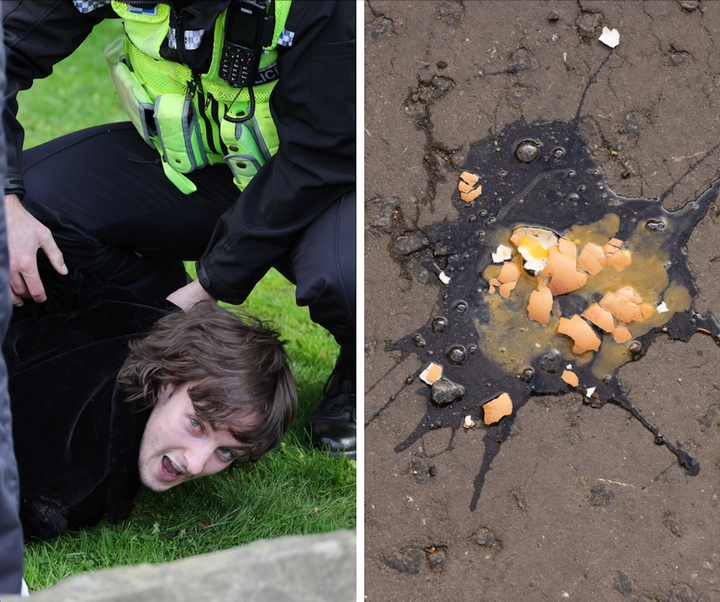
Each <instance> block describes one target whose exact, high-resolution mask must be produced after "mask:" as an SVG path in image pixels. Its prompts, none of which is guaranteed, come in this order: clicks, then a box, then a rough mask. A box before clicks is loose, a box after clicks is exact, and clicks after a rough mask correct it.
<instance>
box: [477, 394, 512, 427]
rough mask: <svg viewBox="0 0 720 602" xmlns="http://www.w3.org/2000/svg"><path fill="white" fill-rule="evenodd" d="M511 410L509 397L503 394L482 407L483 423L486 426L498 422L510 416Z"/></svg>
mask: <svg viewBox="0 0 720 602" xmlns="http://www.w3.org/2000/svg"><path fill="white" fill-rule="evenodd" d="M512 409H513V406H512V400H511V399H510V395H508V394H507V393H503V394H502V395H499V396H498V397H496V398H495V399H493V400H491V401H488V402H487V403H486V404H484V405H483V421H484V422H485V424H486V425H490V424H494V423H496V422H500V420H501V419H502V418H504V417H505V416H509V415H510V414H512Z"/></svg>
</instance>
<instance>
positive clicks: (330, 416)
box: [277, 191, 357, 458]
mask: <svg viewBox="0 0 720 602" xmlns="http://www.w3.org/2000/svg"><path fill="white" fill-rule="evenodd" d="M355 218H356V214H355V191H353V192H351V193H348V194H346V195H344V196H343V197H341V198H340V199H338V200H337V201H336V202H335V203H333V204H332V205H331V206H330V207H328V209H326V210H325V211H324V212H323V213H322V214H321V215H320V216H318V218H317V219H316V220H315V221H314V222H313V223H312V224H311V225H310V226H309V227H308V229H307V230H306V231H305V232H304V233H303V235H302V237H301V239H300V240H299V241H298V243H297V245H296V246H295V247H294V248H293V250H292V251H291V253H290V254H289V256H288V257H287V258H285V260H284V261H283V262H282V263H281V264H280V265H278V266H277V267H278V269H279V270H280V272H282V273H283V274H284V275H285V276H286V277H287V278H289V279H290V280H291V281H293V282H295V283H296V284H297V293H296V295H297V302H298V305H308V306H309V308H310V317H311V318H312V320H313V322H315V323H317V324H320V325H321V326H323V327H325V328H326V329H327V330H329V331H330V332H331V333H332V335H333V336H334V337H335V340H336V341H337V342H338V343H339V344H340V357H339V358H338V361H337V363H336V365H335V369H334V370H333V374H332V376H331V377H330V379H329V380H328V383H327V384H326V386H325V390H324V392H325V399H324V400H323V402H322V403H321V404H320V405H319V406H318V409H317V410H316V412H315V414H314V415H313V417H312V418H311V419H310V422H309V423H308V425H307V426H306V429H307V430H308V432H309V433H310V436H311V439H312V442H313V444H314V445H315V446H317V447H319V448H325V449H328V450H329V451H331V452H333V453H344V454H345V455H346V456H348V457H351V458H354V457H355V450H356V418H357V416H356V404H355V361H356V357H355V355H356V354H355V316H356V313H355V311H356V309H355V308H356V279H355V277H356V263H357V261H356V251H355V233H356V230H355Z"/></svg>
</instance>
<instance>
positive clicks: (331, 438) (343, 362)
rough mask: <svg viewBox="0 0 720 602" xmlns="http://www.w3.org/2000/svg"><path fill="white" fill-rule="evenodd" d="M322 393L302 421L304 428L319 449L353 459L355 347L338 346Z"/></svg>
mask: <svg viewBox="0 0 720 602" xmlns="http://www.w3.org/2000/svg"><path fill="white" fill-rule="evenodd" d="M323 394H324V399H323V402H322V403H321V404H320V406H319V407H318V408H317V410H315V414H313V416H312V418H310V420H309V421H308V423H307V424H306V425H305V430H306V431H307V432H308V433H309V435H310V439H311V440H312V444H313V445H314V446H315V447H317V448H318V449H323V450H325V451H328V452H330V453H332V454H333V455H340V454H342V455H344V456H345V457H346V458H352V459H354V458H355V457H356V454H357V451H356V444H357V427H356V419H357V411H356V407H355V352H354V349H350V348H348V347H343V348H341V349H340V356H339V357H338V359H337V362H336V363H335V368H334V369H333V372H332V374H331V375H330V378H329V379H328V381H327V382H326V383H325V386H324V387H323Z"/></svg>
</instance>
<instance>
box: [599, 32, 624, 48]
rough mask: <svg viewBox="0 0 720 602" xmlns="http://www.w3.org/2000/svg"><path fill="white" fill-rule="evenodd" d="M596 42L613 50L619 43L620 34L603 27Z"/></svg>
mask: <svg viewBox="0 0 720 602" xmlns="http://www.w3.org/2000/svg"><path fill="white" fill-rule="evenodd" d="M598 40H599V41H601V42H602V43H603V44H605V46H609V47H610V48H615V47H616V46H617V45H618V44H619V43H620V32H619V31H618V30H617V29H610V28H609V27H603V29H602V33H601V34H600V37H599V38H598Z"/></svg>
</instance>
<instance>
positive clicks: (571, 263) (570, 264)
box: [542, 238, 588, 295]
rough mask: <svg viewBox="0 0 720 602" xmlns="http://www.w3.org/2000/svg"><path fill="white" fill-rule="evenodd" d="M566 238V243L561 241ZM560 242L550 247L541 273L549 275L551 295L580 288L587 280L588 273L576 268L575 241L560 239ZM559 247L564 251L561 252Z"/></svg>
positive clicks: (562, 293)
mask: <svg viewBox="0 0 720 602" xmlns="http://www.w3.org/2000/svg"><path fill="white" fill-rule="evenodd" d="M563 240H566V241H567V243H569V244H566V243H562V241H563ZM560 242H561V243H562V244H560V245H558V246H557V247H551V248H550V258H549V259H548V264H547V265H546V266H545V268H544V269H543V271H542V273H543V274H544V275H546V276H550V278H551V280H550V291H551V292H552V294H553V295H564V294H566V293H572V292H573V291H576V290H578V289H579V288H582V287H583V286H584V285H585V283H586V282H587V279H588V275H587V274H586V273H585V272H580V271H578V269H577V257H576V256H575V254H576V247H575V243H573V242H571V241H569V240H567V239H562V238H561V239H560ZM561 249H562V250H564V251H565V252H564V253H563V252H561Z"/></svg>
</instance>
